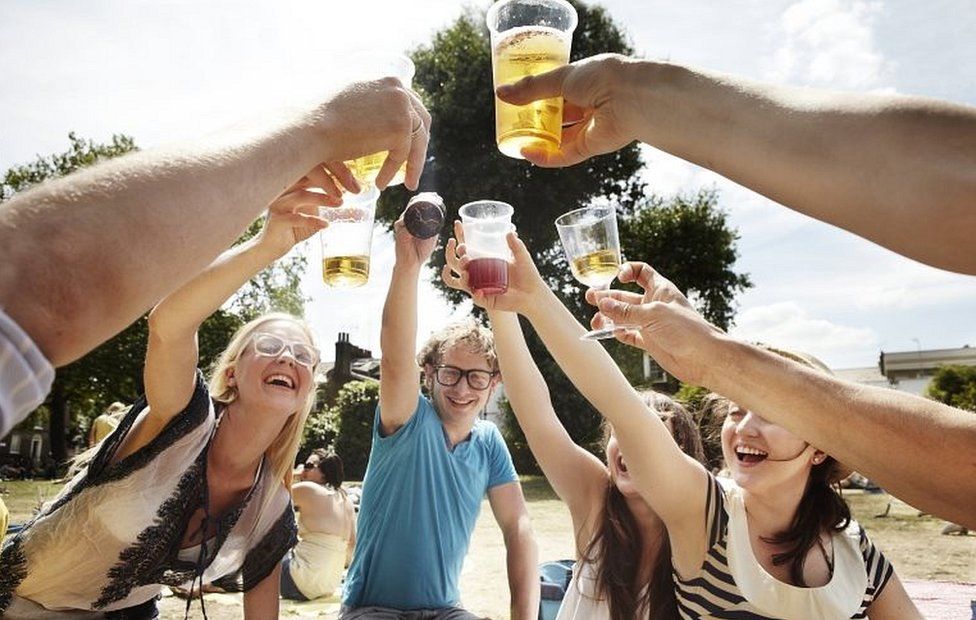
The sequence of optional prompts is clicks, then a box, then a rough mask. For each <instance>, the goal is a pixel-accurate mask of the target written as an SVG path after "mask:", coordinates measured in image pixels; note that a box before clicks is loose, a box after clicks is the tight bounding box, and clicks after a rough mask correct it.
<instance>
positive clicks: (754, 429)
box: [735, 411, 763, 437]
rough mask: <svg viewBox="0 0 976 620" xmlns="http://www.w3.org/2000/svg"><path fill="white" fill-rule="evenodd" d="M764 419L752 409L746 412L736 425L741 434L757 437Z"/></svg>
mask: <svg viewBox="0 0 976 620" xmlns="http://www.w3.org/2000/svg"><path fill="white" fill-rule="evenodd" d="M762 423H763V420H762V418H760V417H759V416H757V415H756V414H754V413H753V412H751V411H748V412H746V414H745V415H744V416H742V418H741V419H740V420H739V423H738V425H736V429H735V430H736V432H737V433H739V434H740V435H748V436H750V437H757V436H758V435H759V430H760V428H761V426H762Z"/></svg>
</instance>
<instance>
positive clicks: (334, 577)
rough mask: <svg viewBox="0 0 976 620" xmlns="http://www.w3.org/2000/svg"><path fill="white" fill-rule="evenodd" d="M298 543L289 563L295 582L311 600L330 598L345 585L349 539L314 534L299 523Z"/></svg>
mask: <svg viewBox="0 0 976 620" xmlns="http://www.w3.org/2000/svg"><path fill="white" fill-rule="evenodd" d="M298 538H299V540H298V544H297V545H295V548H294V549H292V554H291V561H290V562H289V564H288V570H289V573H291V578H292V581H294V582H295V586H296V587H297V588H298V590H299V591H300V592H301V593H302V594H304V595H305V598H308V599H317V598H320V597H323V596H329V595H331V594H333V593H334V592H335V591H336V588H338V587H339V584H340V583H341V582H342V570H343V569H344V568H345V566H346V547H347V545H348V544H349V540H348V539H346V538H343V537H342V536H339V535H338V534H324V533H322V532H312V531H310V530H308V529H306V528H305V527H303V525H302V522H301V519H299V521H298Z"/></svg>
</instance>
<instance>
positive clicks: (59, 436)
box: [50, 377, 68, 466]
mask: <svg viewBox="0 0 976 620" xmlns="http://www.w3.org/2000/svg"><path fill="white" fill-rule="evenodd" d="M50 438H51V458H53V459H54V462H55V463H57V464H58V465H59V466H60V465H61V463H64V462H65V461H66V460H67V458H68V397H67V395H66V394H65V392H64V383H62V381H61V380H60V379H58V378H57V377H55V379H54V385H53V386H51V422H50Z"/></svg>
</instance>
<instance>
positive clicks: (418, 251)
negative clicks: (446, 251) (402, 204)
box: [393, 214, 438, 267]
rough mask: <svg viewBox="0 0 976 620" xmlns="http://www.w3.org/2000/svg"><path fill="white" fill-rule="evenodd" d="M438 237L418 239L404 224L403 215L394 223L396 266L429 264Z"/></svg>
mask: <svg viewBox="0 0 976 620" xmlns="http://www.w3.org/2000/svg"><path fill="white" fill-rule="evenodd" d="M437 240H438V236H437V235H434V236H433V237H431V238H429V239H418V238H416V237H414V236H413V235H411V234H410V231H408V230H407V227H406V225H405V224H404V223H403V215H402V214H401V215H400V217H399V219H397V221H396V222H394V223H393V241H394V249H395V251H396V264H397V265H398V266H400V267H420V266H421V265H423V264H424V263H426V262H427V259H429V258H430V255H431V254H432V253H433V252H434V248H436V247H437Z"/></svg>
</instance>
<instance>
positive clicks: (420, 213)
mask: <svg viewBox="0 0 976 620" xmlns="http://www.w3.org/2000/svg"><path fill="white" fill-rule="evenodd" d="M444 211H445V209H444V199H443V198H441V197H440V196H439V195H438V194H437V192H420V193H419V194H417V195H416V196H414V197H413V198H411V199H410V202H408V203H407V208H406V210H405V211H404V212H403V223H404V224H405V225H406V227H407V231H408V232H409V233H410V234H411V235H413V236H414V237H416V238H418V239H430V238H431V237H433V236H434V235H436V234H437V233H439V232H440V230H441V228H442V227H443V226H444Z"/></svg>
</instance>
